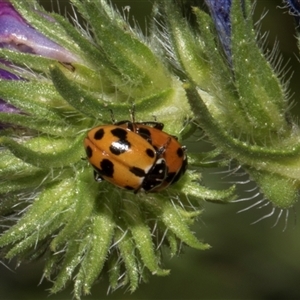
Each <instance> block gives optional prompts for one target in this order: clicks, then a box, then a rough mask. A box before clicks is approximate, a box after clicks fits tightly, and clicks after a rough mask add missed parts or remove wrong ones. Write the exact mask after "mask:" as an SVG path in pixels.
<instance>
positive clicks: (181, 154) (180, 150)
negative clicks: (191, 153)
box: [176, 147, 184, 157]
mask: <svg viewBox="0 0 300 300" xmlns="http://www.w3.org/2000/svg"><path fill="white" fill-rule="evenodd" d="M176 153H177V155H178V157H182V156H183V154H184V152H183V149H182V148H181V147H180V148H178V149H177V151H176Z"/></svg>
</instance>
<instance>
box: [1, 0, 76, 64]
mask: <svg viewBox="0 0 300 300" xmlns="http://www.w3.org/2000/svg"><path fill="white" fill-rule="evenodd" d="M0 47H2V48H7V49H12V50H17V51H21V52H26V53H32V54H38V55H41V56H45V57H49V58H52V59H55V60H58V61H62V62H76V61H78V58H76V56H75V55H73V54H72V53H71V52H69V51H67V50H66V49H64V48H63V47H61V46H59V45H58V44H56V43H55V42H53V41H51V40H49V39H48V38H46V37H45V36H44V35H43V34H41V33H40V32H38V31H36V30H35V29H34V28H32V27H31V26H30V25H29V24H27V23H26V21H25V20H24V19H23V18H22V17H21V16H20V15H19V13H18V12H17V11H16V10H15V9H14V8H13V6H12V5H11V4H10V3H8V2H3V0H0Z"/></svg>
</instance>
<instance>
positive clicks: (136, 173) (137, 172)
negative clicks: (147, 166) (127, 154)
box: [129, 167, 146, 177]
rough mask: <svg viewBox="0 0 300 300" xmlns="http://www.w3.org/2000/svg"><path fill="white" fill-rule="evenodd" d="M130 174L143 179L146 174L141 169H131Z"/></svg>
mask: <svg viewBox="0 0 300 300" xmlns="http://www.w3.org/2000/svg"><path fill="white" fill-rule="evenodd" d="M129 170H130V172H131V173H133V174H134V175H135V176H137V177H145V176H146V173H145V171H144V170H143V169H141V168H137V167H131V168H130V169H129Z"/></svg>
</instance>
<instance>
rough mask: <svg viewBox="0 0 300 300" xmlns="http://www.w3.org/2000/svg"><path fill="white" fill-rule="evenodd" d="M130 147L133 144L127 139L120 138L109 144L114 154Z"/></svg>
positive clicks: (118, 153)
mask: <svg viewBox="0 0 300 300" xmlns="http://www.w3.org/2000/svg"><path fill="white" fill-rule="evenodd" d="M130 147H131V144H130V143H129V142H128V141H127V140H119V141H117V142H113V143H112V144H111V145H110V146H109V150H110V152H111V153H113V154H114V155H120V154H122V153H124V152H126V151H128V149H130Z"/></svg>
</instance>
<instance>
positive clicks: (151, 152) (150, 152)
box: [146, 148, 155, 158]
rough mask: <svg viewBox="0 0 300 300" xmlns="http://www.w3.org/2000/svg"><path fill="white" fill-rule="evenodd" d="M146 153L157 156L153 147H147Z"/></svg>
mask: <svg viewBox="0 0 300 300" xmlns="http://www.w3.org/2000/svg"><path fill="white" fill-rule="evenodd" d="M146 154H147V155H148V156H149V157H151V158H153V157H154V156H155V153H154V151H153V150H152V149H150V148H147V149H146Z"/></svg>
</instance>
